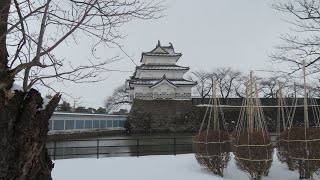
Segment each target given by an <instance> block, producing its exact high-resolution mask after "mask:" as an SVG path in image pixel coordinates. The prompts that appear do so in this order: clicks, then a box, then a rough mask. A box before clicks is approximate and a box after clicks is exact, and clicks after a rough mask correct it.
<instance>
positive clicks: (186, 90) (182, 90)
mask: <svg viewBox="0 0 320 180" xmlns="http://www.w3.org/2000/svg"><path fill="white" fill-rule="evenodd" d="M176 93H180V94H184V93H191V87H190V86H189V87H188V86H187V87H179V88H178V89H177V90H176Z"/></svg>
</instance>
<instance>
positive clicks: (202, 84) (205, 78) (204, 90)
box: [188, 71, 212, 104]
mask: <svg viewBox="0 0 320 180" xmlns="http://www.w3.org/2000/svg"><path fill="white" fill-rule="evenodd" d="M188 79H189V80H191V81H196V82H197V85H196V86H195V92H196V94H197V95H199V96H200V97H201V103H202V104H204V100H205V98H206V97H207V96H209V95H210V92H211V88H212V75H210V74H209V73H208V72H205V71H195V72H192V74H191V76H189V77H188Z"/></svg>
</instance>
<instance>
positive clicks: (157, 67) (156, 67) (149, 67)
mask: <svg viewBox="0 0 320 180" xmlns="http://www.w3.org/2000/svg"><path fill="white" fill-rule="evenodd" d="M137 69H143V70H189V69H190V68H189V67H183V66H178V65H145V64H142V65H141V66H137Z"/></svg>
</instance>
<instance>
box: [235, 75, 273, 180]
mask: <svg viewBox="0 0 320 180" xmlns="http://www.w3.org/2000/svg"><path fill="white" fill-rule="evenodd" d="M253 84H255V83H254V80H253V77H252V72H250V82H248V84H247V93H246V94H247V98H246V99H244V102H243V106H242V108H241V111H240V115H239V119H238V125H237V129H236V132H235V133H234V137H233V141H234V142H233V148H234V154H235V161H236V165H237V166H238V168H239V169H240V170H242V171H244V172H247V173H248V174H249V176H250V179H252V180H260V179H262V177H263V176H267V175H268V173H269V169H270V167H271V164H272V154H273V148H272V144H271V139H270V136H269V133H268V130H267V126H266V123H265V122H266V121H265V119H264V114H263V111H262V109H261V107H260V106H261V103H260V101H259V99H258V93H257V86H256V84H255V86H254V88H255V90H254V91H253Z"/></svg>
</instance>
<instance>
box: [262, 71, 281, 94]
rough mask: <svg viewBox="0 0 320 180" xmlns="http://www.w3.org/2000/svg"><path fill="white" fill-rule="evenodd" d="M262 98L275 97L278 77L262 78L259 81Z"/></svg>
mask: <svg viewBox="0 0 320 180" xmlns="http://www.w3.org/2000/svg"><path fill="white" fill-rule="evenodd" d="M259 85H260V88H261V91H262V93H263V97H264V98H276V97H277V92H278V89H279V77H276V76H271V77H267V78H262V80H261V81H260V82H259Z"/></svg>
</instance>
